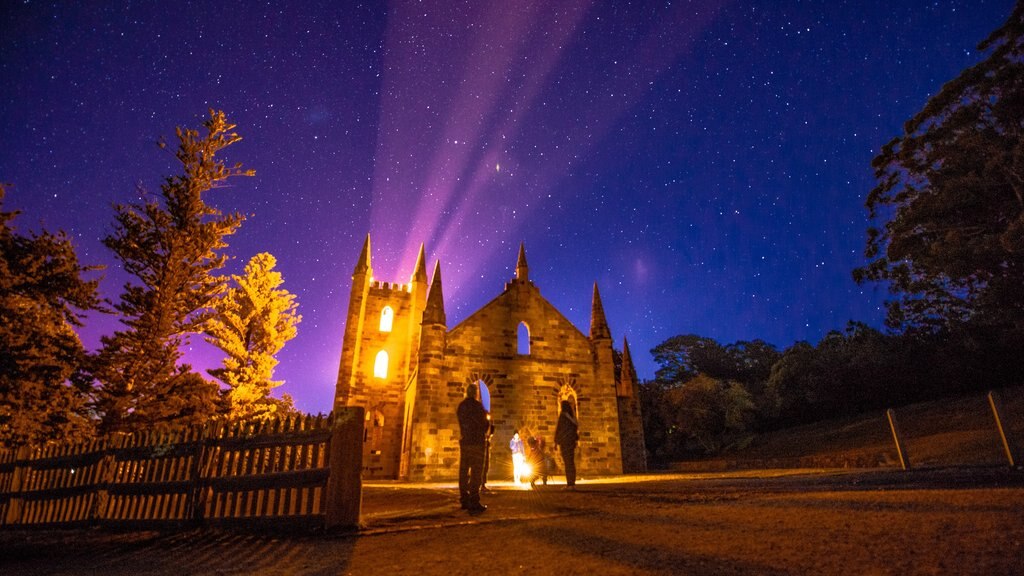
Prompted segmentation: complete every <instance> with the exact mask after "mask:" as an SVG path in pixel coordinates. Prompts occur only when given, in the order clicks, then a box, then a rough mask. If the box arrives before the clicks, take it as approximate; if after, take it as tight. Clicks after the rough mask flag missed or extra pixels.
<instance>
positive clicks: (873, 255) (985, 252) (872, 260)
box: [854, 2, 1024, 332]
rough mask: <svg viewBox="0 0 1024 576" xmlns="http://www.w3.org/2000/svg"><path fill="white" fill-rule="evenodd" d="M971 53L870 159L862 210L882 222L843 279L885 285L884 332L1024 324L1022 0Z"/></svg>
mask: <svg viewBox="0 0 1024 576" xmlns="http://www.w3.org/2000/svg"><path fill="white" fill-rule="evenodd" d="M978 49H979V50H982V51H988V52H989V54H988V57H987V58H986V59H985V60H984V61H983V62H981V63H979V64H977V65H975V66H973V67H971V68H969V69H967V70H965V71H964V72H963V73H961V74H960V76H958V77H957V78H956V79H954V80H953V81H951V82H949V83H948V84H946V85H945V86H943V87H942V89H941V90H940V91H939V93H938V94H936V95H935V96H934V97H932V98H931V99H930V100H929V101H928V103H927V105H926V106H925V107H924V109H923V110H921V112H919V113H918V114H917V115H915V116H914V117H913V118H911V119H910V120H909V121H908V122H907V123H906V125H905V126H904V133H903V135H902V136H899V137H897V138H895V139H893V140H892V141H891V142H889V143H888V144H886V145H885V146H884V147H883V149H882V151H881V153H880V154H879V155H878V156H877V157H876V158H875V159H874V161H873V162H872V166H873V167H874V170H875V176H876V178H877V179H878V185H877V186H876V187H875V188H874V189H873V190H872V191H871V193H870V194H869V195H868V199H867V203H866V204H867V208H868V210H869V213H870V215H871V218H872V219H873V220H876V221H877V220H878V219H879V218H887V221H886V222H885V225H884V227H883V228H881V229H879V228H877V227H872V228H870V229H869V230H868V241H867V250H866V255H867V257H868V259H869V263H868V264H867V265H866V266H864V267H862V268H859V269H857V270H855V271H854V279H855V280H857V282H865V281H868V280H872V281H887V282H888V283H889V288H890V291H891V292H892V293H893V294H896V295H898V298H897V299H896V300H894V301H892V302H889V303H888V318H887V324H888V325H889V326H890V327H892V328H894V329H922V330H925V331H938V330H942V329H944V328H947V327H949V326H952V325H955V324H957V323H960V322H963V321H966V320H971V321H974V322H982V323H988V324H992V325H1001V326H1003V327H1005V328H1009V329H1012V330H1014V331H1017V332H1021V331H1024V290H1021V286H1024V143H1022V139H1021V136H1022V134H1024V3H1022V2H1018V3H1017V5H1016V7H1015V8H1014V10H1013V13H1012V14H1011V16H1010V18H1009V20H1007V22H1006V23H1005V24H1004V25H1003V26H1002V27H1000V28H999V29H998V30H996V31H995V32H993V33H992V34H991V35H990V36H989V37H988V38H987V39H985V40H984V41H983V42H981V44H979V46H978Z"/></svg>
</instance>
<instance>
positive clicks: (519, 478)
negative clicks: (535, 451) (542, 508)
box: [508, 430, 526, 484]
mask: <svg viewBox="0 0 1024 576" xmlns="http://www.w3.org/2000/svg"><path fill="white" fill-rule="evenodd" d="M508 449H509V450H511V451H512V479H513V480H515V482H516V484H522V482H523V464H525V463H526V453H525V452H524V451H523V439H522V438H520V437H519V430H516V431H515V433H514V434H512V440H510V441H509V443H508Z"/></svg>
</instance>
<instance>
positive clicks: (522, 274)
mask: <svg viewBox="0 0 1024 576" xmlns="http://www.w3.org/2000/svg"><path fill="white" fill-rule="evenodd" d="M516 279H517V280H529V279H530V267H529V266H527V265H526V246H525V244H524V243H523V242H520V243H519V258H518V259H517V260H516Z"/></svg>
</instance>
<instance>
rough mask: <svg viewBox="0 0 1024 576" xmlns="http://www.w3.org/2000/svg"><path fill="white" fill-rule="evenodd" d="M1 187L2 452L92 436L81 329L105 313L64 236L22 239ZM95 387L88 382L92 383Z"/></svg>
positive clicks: (94, 287) (85, 270) (47, 234)
mask: <svg viewBox="0 0 1024 576" xmlns="http://www.w3.org/2000/svg"><path fill="white" fill-rule="evenodd" d="M5 194H6V191H5V189H4V187H3V186H2V185H0V446H2V447H8V448H10V447H15V446H19V445H23V444H41V443H45V442H48V441H69V440H75V439H81V438H83V437H87V436H88V435H89V434H91V426H90V422H89V420H88V415H87V411H86V396H85V394H84V392H83V389H82V388H83V380H84V379H83V377H82V366H83V363H84V361H85V358H86V353H85V350H84V348H83V347H82V343H81V341H80V340H79V339H78V335H77V334H76V333H75V331H74V327H76V326H80V325H81V317H82V314H83V313H84V312H87V311H89V310H97V309H99V308H100V300H99V297H98V296H97V284H98V280H85V279H84V278H83V274H86V273H88V272H89V271H92V270H95V269H96V268H95V267H83V266H81V265H79V263H78V257H77V255H76V254H75V250H74V246H73V245H72V244H71V241H70V240H69V239H68V237H67V236H66V235H65V234H64V233H63V232H58V233H51V232H47V231H42V232H38V233H29V234H28V235H22V234H19V233H18V232H17V231H16V229H15V228H14V226H13V220H14V218H15V216H17V213H16V212H3V211H2V207H3V199H4V196H5ZM85 385H87V384H85Z"/></svg>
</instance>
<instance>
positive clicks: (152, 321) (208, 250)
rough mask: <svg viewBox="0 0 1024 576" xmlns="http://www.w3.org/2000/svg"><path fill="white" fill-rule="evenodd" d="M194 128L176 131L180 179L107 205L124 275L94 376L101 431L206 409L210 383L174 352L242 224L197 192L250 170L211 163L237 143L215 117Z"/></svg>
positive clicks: (178, 418)
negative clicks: (116, 317)
mask: <svg viewBox="0 0 1024 576" xmlns="http://www.w3.org/2000/svg"><path fill="white" fill-rule="evenodd" d="M203 126H204V128H205V134H202V135H200V132H199V131H198V130H185V129H181V128H178V130H177V137H178V140H179V145H178V149H177V151H176V153H175V156H176V157H177V159H178V160H179V161H180V162H181V164H182V166H183V167H184V173H183V174H182V175H179V176H172V177H168V178H166V179H165V180H164V183H163V184H162V185H161V186H160V193H159V198H153V197H146V198H145V199H144V201H143V202H140V203H133V204H120V205H117V206H115V209H116V212H117V214H116V221H115V226H114V232H113V233H112V234H111V235H110V236H108V237H106V238H104V244H105V245H106V246H107V247H108V248H110V249H111V250H112V251H113V252H114V254H115V255H116V256H117V258H118V259H119V260H120V261H121V263H122V264H123V266H124V270H125V271H126V272H128V273H129V274H131V275H132V276H134V280H133V281H130V282H128V283H126V284H125V286H124V292H123V293H122V295H121V298H120V301H119V302H118V303H117V304H116V305H115V308H116V309H117V311H118V312H120V313H121V315H122V319H121V322H122V323H123V324H124V325H125V329H124V330H120V331H117V332H115V333H114V334H113V336H109V337H104V338H103V347H102V349H101V351H100V353H99V357H98V361H97V366H96V370H95V375H96V377H97V379H98V380H99V381H100V383H101V386H100V387H99V389H98V391H97V399H96V408H97V410H98V412H99V413H100V414H101V417H102V426H101V431H102V432H103V433H105V434H109V433H114V432H120V431H130V430H136V429H140V428H160V427H166V426H178V425H186V424H194V423H198V422H202V421H204V420H205V419H207V418H209V417H210V416H212V415H213V414H214V413H215V411H216V399H217V393H218V387H217V385H216V384H215V383H213V382H209V381H206V380H205V379H203V378H202V377H201V376H200V375H198V374H196V373H194V372H192V370H191V366H189V365H187V364H181V365H179V363H178V362H179V360H180V359H181V356H182V354H181V352H180V347H181V346H182V345H183V344H184V343H187V341H188V337H189V335H190V334H194V333H197V332H200V331H201V330H202V326H203V325H204V323H205V322H206V321H207V319H208V318H209V317H210V315H211V311H210V308H209V306H210V304H211V302H212V300H213V299H214V298H215V297H216V296H217V295H218V294H219V293H220V291H221V290H222V289H223V281H222V279H220V278H219V277H218V276H216V275H215V274H214V272H215V271H216V270H218V269H220V268H221V267H222V266H223V265H224V261H225V256H224V255H223V254H222V253H221V252H220V250H222V249H223V248H224V247H225V246H226V245H227V244H226V242H225V240H224V238H225V237H226V236H228V235H231V234H233V233H234V232H235V231H236V230H237V228H238V226H239V225H240V224H241V223H242V220H243V217H242V216H241V215H240V214H237V213H236V214H228V215H224V214H222V213H221V212H220V211H219V210H217V209H216V208H214V207H212V206H210V205H209V204H207V203H206V202H205V200H204V195H205V194H206V193H207V192H209V191H210V190H213V189H216V188H218V187H221V186H223V185H224V182H225V181H226V180H227V179H228V178H231V177H233V176H239V175H246V176H251V175H253V172H252V171H251V170H249V171H247V170H242V168H241V165H239V164H236V165H235V166H232V167H228V166H226V165H225V164H224V162H223V161H221V160H217V159H216V155H217V153H219V152H220V151H221V150H223V149H224V148H226V147H227V146H230V145H231V144H234V143H235V142H238V141H239V140H240V139H241V138H240V137H239V136H238V135H237V134H235V133H234V132H232V130H233V129H234V128H235V126H234V125H232V124H229V123H228V122H227V119H226V118H225V116H224V113H223V112H214V111H213V110H211V111H210V117H209V119H208V120H207V121H206V122H204V123H203ZM143 193H144V194H145V192H144V191H143ZM147 196H148V195H147Z"/></svg>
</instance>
